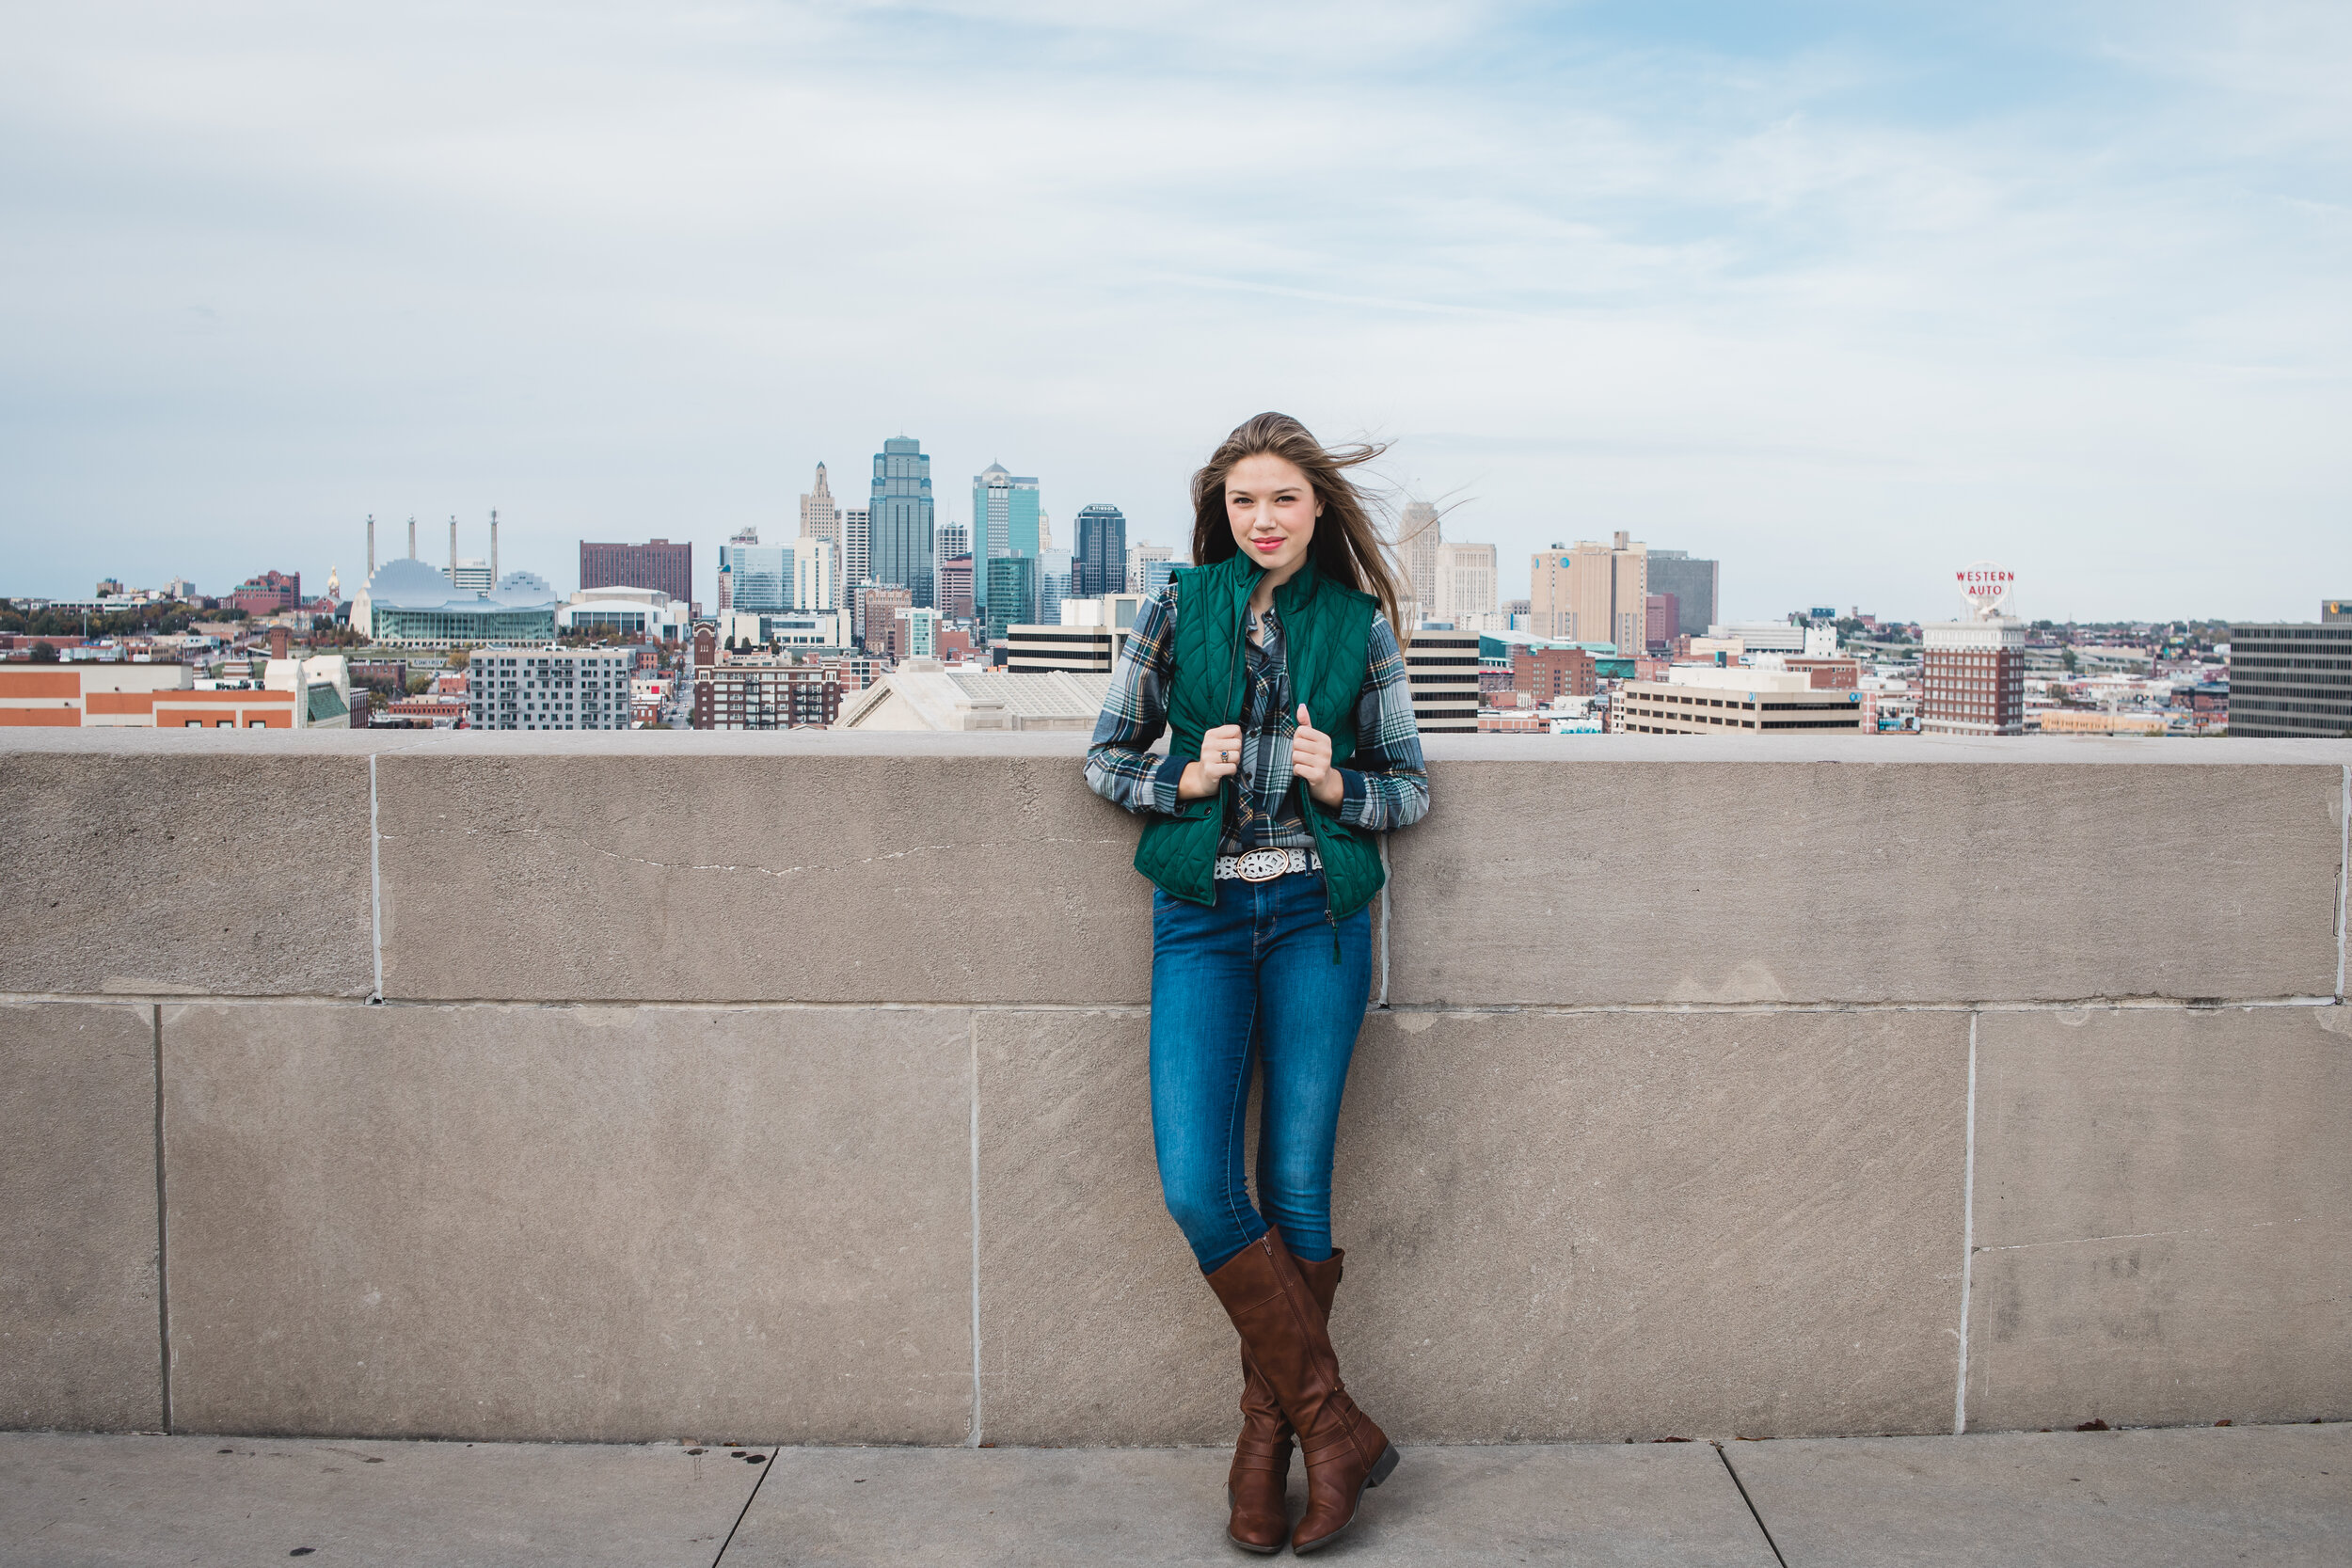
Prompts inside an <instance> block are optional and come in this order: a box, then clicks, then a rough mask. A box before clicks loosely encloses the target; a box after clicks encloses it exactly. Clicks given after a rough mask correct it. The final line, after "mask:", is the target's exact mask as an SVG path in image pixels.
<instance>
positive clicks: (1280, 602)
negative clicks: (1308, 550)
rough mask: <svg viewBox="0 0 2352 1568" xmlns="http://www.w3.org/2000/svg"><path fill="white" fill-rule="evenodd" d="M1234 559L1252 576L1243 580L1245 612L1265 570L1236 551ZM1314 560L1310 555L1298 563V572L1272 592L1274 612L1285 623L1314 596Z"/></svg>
mask: <svg viewBox="0 0 2352 1568" xmlns="http://www.w3.org/2000/svg"><path fill="white" fill-rule="evenodd" d="M1234 559H1235V560H1237V561H1239V562H1241V563H1242V564H1243V565H1244V566H1247V567H1248V569H1249V571H1250V573H1251V574H1252V575H1251V576H1249V577H1248V578H1246V579H1245V583H1246V586H1245V588H1244V591H1243V594H1242V605H1243V608H1244V610H1245V612H1246V611H1247V610H1248V604H1249V600H1250V599H1251V597H1253V596H1254V595H1255V594H1257V592H1258V578H1261V577H1263V576H1264V575H1265V568H1264V567H1263V566H1261V565H1259V564H1258V563H1257V562H1254V561H1252V560H1250V559H1249V558H1248V556H1245V555H1242V554H1240V553H1239V552H1238V551H1237V552H1235V555H1234ZM1315 584H1316V576H1315V558H1314V557H1313V556H1311V555H1310V556H1309V557H1308V558H1307V559H1306V560H1304V561H1302V562H1299V563H1298V570H1297V571H1295V572H1294V573H1292V574H1291V575H1290V578H1288V580H1286V581H1284V582H1283V583H1282V584H1281V585H1280V586H1279V587H1278V588H1276V589H1275V590H1274V609H1275V610H1276V612H1277V613H1278V614H1279V615H1280V616H1281V617H1282V619H1284V620H1285V621H1287V620H1289V619H1291V618H1292V617H1293V616H1295V615H1296V614H1297V613H1298V612H1299V611H1300V610H1303V609H1304V608H1306V604H1307V601H1308V600H1310V599H1311V598H1313V597H1314V596H1315Z"/></svg>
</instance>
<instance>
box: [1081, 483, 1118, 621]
mask: <svg viewBox="0 0 2352 1568" xmlns="http://www.w3.org/2000/svg"><path fill="white" fill-rule="evenodd" d="M1125 592H1127V515H1126V514H1125V513H1123V512H1121V511H1120V510H1119V508H1117V507H1115V506H1111V505H1108V504H1106V503H1104V502H1102V501H1097V502H1095V503H1094V504H1093V505H1092V506H1088V507H1082V508H1080V509H1079V512H1078V538H1077V548H1076V549H1075V550H1073V551H1072V552H1071V558H1070V596H1071V597H1072V598H1073V599H1090V598H1093V597H1095V596H1096V595H1098V594H1124V593H1125Z"/></svg>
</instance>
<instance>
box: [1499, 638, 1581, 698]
mask: <svg viewBox="0 0 2352 1568" xmlns="http://www.w3.org/2000/svg"><path fill="white" fill-rule="evenodd" d="M1598 671H1599V664H1598V661H1597V660H1596V659H1595V658H1594V657H1593V656H1592V655H1591V654H1589V653H1586V652H1585V651H1584V650H1583V649H1582V648H1531V647H1528V646H1526V645H1525V644H1523V643H1522V644H1520V645H1519V646H1518V647H1515V648H1513V649H1512V650H1511V687H1512V689H1513V690H1515V691H1524V692H1526V693H1527V694H1528V695H1529V696H1531V697H1533V698H1534V700H1535V704H1536V705H1537V706H1539V707H1540V706H1542V705H1545V704H1547V703H1550V702H1552V701H1554V700H1555V699H1557V698H1561V697H1589V696H1591V695H1592V694H1593V693H1594V692H1595V691H1596V690H1597V689H1598V679H1599V676H1598Z"/></svg>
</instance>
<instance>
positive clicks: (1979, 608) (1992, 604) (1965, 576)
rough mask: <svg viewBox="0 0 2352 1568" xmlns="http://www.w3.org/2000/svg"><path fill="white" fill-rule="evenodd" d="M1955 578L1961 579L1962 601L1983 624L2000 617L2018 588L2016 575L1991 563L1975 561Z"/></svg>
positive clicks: (1956, 574) (1955, 575) (1964, 567)
mask: <svg viewBox="0 0 2352 1568" xmlns="http://www.w3.org/2000/svg"><path fill="white" fill-rule="evenodd" d="M1953 576H1954V577H1955V578H1958V579H1959V586H1960V597H1961V601H1962V602H1963V603H1964V604H1965V605H1967V607H1968V613H1969V614H1971V615H1973V616H1975V617H1976V618H1977V619H1978V620H1979V621H1989V620H1991V619H1992V618H1993V617H1994V616H1995V615H1998V614H1999V613H2000V612H2001V607H2002V606H2003V605H2005V604H2007V603H2008V602H2009V595H2010V590H2012V589H2014V588H2015V587H2016V586H2017V574H2016V573H2015V572H2012V571H2010V569H2009V568H2008V567H2006V566H2001V565H1997V564H1995V563H1994V562H1990V561H1972V562H1969V563H1968V564H1967V565H1965V566H1963V567H1962V568H1961V569H1960V570H1959V571H1958V572H1956V573H1954V574H1953Z"/></svg>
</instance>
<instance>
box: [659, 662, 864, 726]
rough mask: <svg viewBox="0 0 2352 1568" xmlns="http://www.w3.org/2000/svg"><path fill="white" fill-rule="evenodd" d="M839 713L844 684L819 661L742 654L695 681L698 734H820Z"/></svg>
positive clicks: (695, 711) (694, 723)
mask: <svg viewBox="0 0 2352 1568" xmlns="http://www.w3.org/2000/svg"><path fill="white" fill-rule="evenodd" d="M840 711H841V683H840V680H839V679H838V678H837V677H836V676H835V675H834V673H833V672H831V671H828V670H827V669H826V668H825V667H824V666H823V665H822V664H820V663H807V664H803V663H802V662H800V661H799V660H798V659H795V658H790V657H744V656H742V655H737V656H735V657H732V658H728V659H725V660H723V661H722V662H720V663H718V664H715V665H712V666H711V667H710V668H709V669H707V670H702V671H698V672H696V673H695V677H694V716H693V725H694V728H696V729H698V730H807V729H818V730H821V729H824V728H826V727H827V726H829V725H830V724H832V722H833V721H834V719H835V718H836V717H837V716H838V715H839V713H840Z"/></svg>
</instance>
